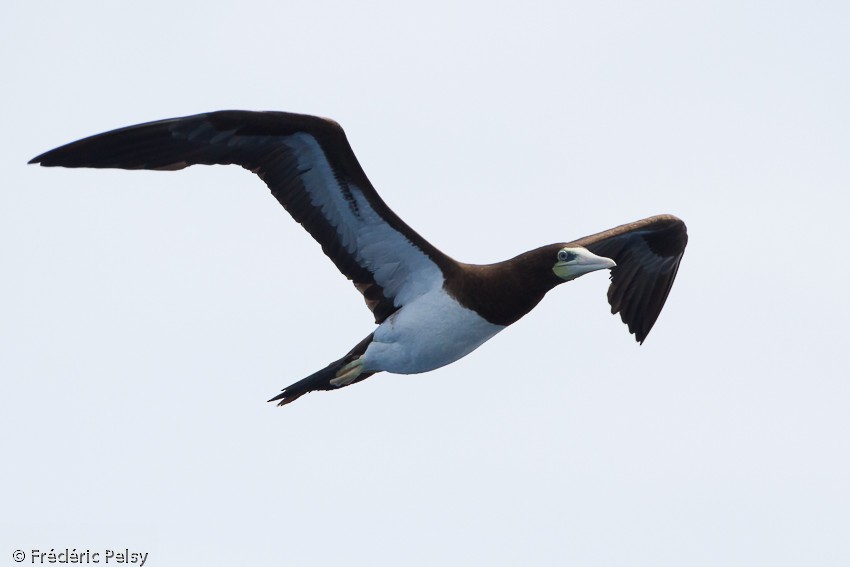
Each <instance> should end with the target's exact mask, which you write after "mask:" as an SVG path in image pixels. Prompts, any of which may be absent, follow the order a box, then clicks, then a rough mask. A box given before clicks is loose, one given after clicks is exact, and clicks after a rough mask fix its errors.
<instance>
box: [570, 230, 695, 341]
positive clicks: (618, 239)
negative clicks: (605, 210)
mask: <svg viewBox="0 0 850 567" xmlns="http://www.w3.org/2000/svg"><path fill="white" fill-rule="evenodd" d="M570 244H571V245H575V246H583V247H585V248H587V249H588V250H590V251H591V252H593V253H594V254H598V255H599V256H605V257H606V258H611V259H612V260H614V261H615V262H617V265H616V266H615V267H614V268H612V269H611V286H610V287H609V288H608V302H609V303H610V304H611V313H619V314H620V318H622V320H623V323H625V324H626V325H628V326H629V332H630V333H632V334H634V335H635V339H637V341H638V342H640V343H643V341H644V339H646V335H648V334H649V331H650V329H652V326H653V325H654V324H655V321H656V319H658V314H659V313H661V308H662V307H664V302H665V301H667V295H668V294H669V293H670V288H671V287H672V286H673V280H675V279H676V272H677V271H678V269H679V262H681V261H682V255H683V254H684V253H685V246H686V245H687V244H688V231H687V229H686V228H685V223H683V222H682V221H681V220H680V219H678V218H676V217H674V216H673V215H658V216H655V217H649V218H647V219H643V220H640V221H637V222H633V223H630V224H624V225H622V226H618V227H617V228H612V229H611V230H606V231H605V232H600V233H598V234H594V235H591V236H585V237H584V238H581V239H579V240H576V241H575V242H572V243H570Z"/></svg>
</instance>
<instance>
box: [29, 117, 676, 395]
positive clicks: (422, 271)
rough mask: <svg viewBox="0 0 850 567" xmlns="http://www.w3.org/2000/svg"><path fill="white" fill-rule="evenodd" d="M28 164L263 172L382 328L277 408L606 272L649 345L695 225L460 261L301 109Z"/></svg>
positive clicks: (385, 367) (613, 303)
mask: <svg viewBox="0 0 850 567" xmlns="http://www.w3.org/2000/svg"><path fill="white" fill-rule="evenodd" d="M29 163H30V164H40V165H42V166H45V167H54V166H60V167H73V168H79V167H85V168H118V169H128V170H133V169H148V170H166V171H172V170H179V169H184V168H186V167H189V166H192V165H201V164H202V165H215V164H220V165H228V164H235V165H239V166H241V167H243V168H245V169H247V170H249V171H251V172H253V173H255V174H256V175H257V176H259V177H260V179H262V180H263V181H264V182H265V183H266V185H267V186H268V188H269V189H270V190H271V193H272V195H273V196H274V197H275V198H276V199H277V200H278V201H279V202H280V204H281V205H282V206H283V207H284V208H285V209H286V210H287V211H288V212H289V214H290V215H291V216H292V218H293V219H295V221H297V222H298V223H300V224H301V225H302V226H303V227H304V228H305V229H306V230H307V232H308V233H309V234H310V235H311V236H312V237H313V238H314V239H315V240H316V241H317V242H318V243H319V245H321V248H322V251H323V252H324V253H325V254H326V255H327V256H328V257H329V258H330V260H331V261H332V262H333V263H334V264H335V265H336V267H337V268H338V269H339V271H340V272H341V273H342V274H343V275H344V276H345V277H346V278H348V279H349V280H351V281H352V282H353V284H354V287H355V288H356V289H357V290H358V291H359V292H360V293H361V294H362V296H363V298H364V300H365V302H366V305H367V307H368V308H369V309H370V310H371V312H372V315H373V316H374V319H375V325H377V326H376V327H374V328H373V330H372V332H371V333H369V334H368V335H367V336H366V337H365V338H364V339H363V340H361V341H360V342H359V343H357V344H356V345H355V346H354V347H353V348H352V349H351V350H350V351H348V352H347V353H346V354H345V355H344V356H342V357H341V358H339V359H337V360H335V361H333V362H331V363H330V364H328V365H327V366H325V367H324V368H322V369H321V370H318V371H317V372H314V373H313V374H311V375H309V376H307V377H306V378H303V379H302V380H299V381H297V382H295V383H293V384H291V385H289V386H287V387H286V388H283V390H281V392H280V393H279V394H278V395H276V396H275V397H273V398H272V399H270V400H269V402H277V405H278V406H283V405H286V404H289V403H291V402H293V401H295V400H296V399H298V398H300V397H301V396H303V395H304V394H306V393H308V392H313V391H322V390H337V389H340V388H343V387H346V386H349V385H352V384H356V383H358V382H361V381H363V380H365V379H366V378H368V377H370V376H372V375H374V374H376V373H378V372H387V373H395V374H418V373H422V372H428V371H431V370H435V369H437V368H440V367H442V366H445V365H447V364H450V363H452V362H455V361H457V360H459V359H460V358H462V357H464V356H466V355H468V354H469V353H471V352H472V351H474V350H475V349H476V348H478V347H479V346H481V345H482V344H483V343H484V342H486V341H487V340H489V339H491V338H492V337H493V336H495V335H496V334H497V333H499V332H500V331H502V330H503V329H505V328H506V327H508V326H509V325H512V324H513V323H515V322H517V321H518V320H519V319H520V318H522V317H523V316H524V315H526V314H527V313H529V312H530V311H531V310H532V309H533V308H534V307H535V306H536V305H537V304H538V303H539V302H540V301H541V300H542V299H543V297H544V296H545V295H546V293H548V292H549V291H550V290H552V289H553V288H555V287H556V286H558V285H560V284H562V283H565V282H568V281H571V280H574V279H576V278H578V277H581V276H582V275H585V274H588V273H591V272H594V271H597V270H606V269H607V270H610V284H609V286H608V302H609V304H610V307H611V313H612V314H617V313H619V314H620V317H621V319H622V321H623V322H624V323H625V324H626V325H627V326H628V330H629V332H630V333H631V334H633V335H634V337H635V339H636V340H637V341H638V342H639V343H641V344H642V343H643V341H644V340H645V339H646V337H647V334H648V333H649V331H650V330H651V329H652V327H653V325H654V324H655V322H656V320H657V318H658V315H659V313H660V312H661V309H662V307H663V306H664V303H665V301H666V300H667V296H668V294H669V293H670V288H671V286H672V285H673V281H674V280H675V278H676V274H677V272H678V269H679V264H680V262H681V259H682V256H683V254H684V251H685V246H686V245H687V242H688V234H687V229H686V226H685V223H684V222H683V221H682V220H680V219H679V218H677V217H676V216H674V215H670V214H662V215H656V216H652V217H649V218H645V219H642V220H639V221H636V222H632V223H628V224H623V225H620V226H617V227H616V228H612V229H610V230H606V231H603V232H599V233H596V234H592V235H590V236H585V237H583V238H579V239H577V240H572V241H569V242H560V243H555V244H549V245H545V246H541V247H539V248H535V249H533V250H530V251H528V252H524V253H522V254H519V255H518V256H515V257H513V258H511V259H508V260H505V261H502V262H497V263H493V264H486V265H479V264H468V263H463V262H460V261H457V260H454V259H452V258H451V257H449V256H448V255H446V254H445V253H443V252H441V251H440V250H438V249H437V248H436V247H435V246H433V245H432V244H431V243H429V242H428V241H427V240H425V239H424V238H423V237H421V236H420V235H419V234H418V233H417V232H415V231H414V230H413V229H412V228H411V227H410V226H408V225H407V224H406V223H405V222H404V221H403V220H402V219H401V218H399V217H398V216H397V215H396V214H395V213H394V212H393V211H392V210H391V209H390V208H389V207H388V206H387V205H386V203H385V202H384V201H383V199H382V198H381V197H380V196H379V195H378V193H377V191H376V190H375V188H374V187H373V186H372V184H371V183H370V182H369V179H368V178H367V177H366V174H365V173H364V171H363V169H362V168H361V166H360V163H359V162H358V160H357V158H356V157H355V154H354V151H353V150H352V148H351V145H350V144H349V142H348V139H347V137H346V134H345V132H344V130H343V129H342V127H341V126H340V125H339V124H338V123H337V122H335V121H333V120H330V119H327V118H322V117H318V116H312V115H307V114H296V113H291V112H278V111H246V110H221V111H215V112H208V113H203V114H196V115H192V116H185V117H180V118H171V119H166V120H157V121H153V122H147V123H143V124H138V125H134V126H127V127H124V128H119V129H116V130H112V131H109V132H105V133H102V134H96V135H94V136H89V137H87V138H83V139H80V140H78V141H75V142H71V143H69V144H66V145H63V146H60V147H58V148H56V149H53V150H50V151H48V152H45V153H43V154H41V155H39V156H37V157H35V158H33V159H32V160H30V162H29ZM470 222H471V221H470Z"/></svg>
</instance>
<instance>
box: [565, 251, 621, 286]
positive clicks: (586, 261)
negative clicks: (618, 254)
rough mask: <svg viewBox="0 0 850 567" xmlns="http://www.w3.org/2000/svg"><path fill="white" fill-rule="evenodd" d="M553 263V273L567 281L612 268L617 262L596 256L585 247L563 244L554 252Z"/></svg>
mask: <svg viewBox="0 0 850 567" xmlns="http://www.w3.org/2000/svg"><path fill="white" fill-rule="evenodd" d="M554 260H555V265H554V266H552V271H553V272H555V275H556V276H558V277H559V278H561V279H562V280H564V281H565V282H568V281H570V280H574V279H576V278H577V277H579V276H583V275H584V274H589V273H590V272H595V271H596V270H602V269H605V268H613V267H614V266H616V265H617V264H616V263H615V262H614V260H611V259H610V258H605V257H603V256H597V255H596V254H594V253H593V252H591V251H590V250H588V249H587V248H582V247H581V246H572V247H571V246H565V247H563V248H559V249H558V251H557V252H556V258H555V259H554Z"/></svg>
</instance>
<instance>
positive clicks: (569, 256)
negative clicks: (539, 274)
mask: <svg viewBox="0 0 850 567" xmlns="http://www.w3.org/2000/svg"><path fill="white" fill-rule="evenodd" d="M575 259H576V253H575V252H569V251H567V250H561V251H559V252H558V261H559V262H571V261H573V260H575Z"/></svg>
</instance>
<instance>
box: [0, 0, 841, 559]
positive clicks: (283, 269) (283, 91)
mask: <svg viewBox="0 0 850 567" xmlns="http://www.w3.org/2000/svg"><path fill="white" fill-rule="evenodd" d="M223 6H224V5H223V4H216V3H208V2H186V3H182V4H179V3H178V4H175V3H173V2H159V1H150V2H145V3H143V4H138V5H128V4H125V3H96V2H73V3H70V2H66V3H59V2H56V3H50V2H15V3H13V2H9V3H6V4H4V6H3V8H2V10H0V32H2V33H0V46H2V49H0V62H2V69H3V71H4V81H3V83H4V87H3V89H2V91H0V97H2V98H3V105H2V108H3V117H2V118H3V131H4V134H5V135H4V136H3V137H2V141H0V144H2V151H0V160H2V169H0V171H2V175H3V180H2V183H1V184H0V265H2V266H3V277H2V278H0V375H2V385H3V390H4V395H3V396H2V409H0V431H2V433H0V455H3V458H4V464H5V466H4V467H3V470H4V482H3V485H4V486H5V489H4V490H3V491H2V499H0V565H16V564H17V563H15V562H14V561H13V559H12V554H13V552H14V551H16V550H23V551H25V553H26V554H27V558H26V562H25V563H24V564H32V563H31V559H30V554H31V550H32V549H41V550H49V549H51V548H53V549H55V550H56V551H57V552H58V551H59V550H60V549H61V550H64V549H65V548H66V547H67V548H75V549H77V550H85V549H89V550H92V551H100V552H101V553H103V552H104V551H105V550H106V549H113V550H114V549H121V550H123V549H125V548H126V549H129V550H130V551H131V552H147V553H148V554H149V556H148V560H147V563H146V565H149V566H153V567H162V566H171V565H175V566H181V565H192V564H197V565H237V564H239V565H298V566H330V565H347V566H360V565H364V566H383V565H387V566H398V565H404V566H420V565H421V566H432V565H459V566H468V565H488V566H501V565H506V566H507V565H576V566H609V565H610V566H623V565H628V566H653V567H657V566H667V565H669V566H682V565H688V566H717V565H724V566H734V565H741V566H748V567H750V566H754V565H770V566H771V567H776V566H785V565H787V566H792V565H793V566H798V565H818V566H846V565H848V564H850V537H848V534H850V482H848V479H850V435H848V432H850V363H848V360H847V353H848V348H850V331H848V328H847V325H848V320H850V293H848V285H850V284H848V282H850V267H848V263H847V261H846V259H845V255H846V254H845V251H844V248H845V246H846V245H847V244H848V243H850V228H848V224H847V221H846V217H847V215H848V213H850V198H848V189H850V157H848V156H850V104H848V101H850V73H848V61H850V39H848V38H850V36H848V33H847V30H848V29H850V5H848V4H847V3H846V2H814V3H803V2H772V3H763V2H758V3H757V2H740V1H736V2H701V3H681V2H648V3H647V2H641V3H626V2H563V1H561V2H550V3H534V2H530V3H529V2H525V3H522V4H519V3H502V2H468V3H458V2H429V3H426V4H422V3H420V5H419V7H417V8H411V7H407V6H405V5H404V4H403V3H398V2H356V3H355V2H339V1H325V2H297V3H292V2H252V1H242V2H238V3H233V5H232V6H230V7H223ZM228 108H238V109H250V110H287V111H293V112H303V113H310V114H318V115H322V116H327V117H331V118H333V119H335V120H337V121H338V122H340V123H341V124H342V126H343V127H344V128H345V129H346V132H347V134H348V137H349V140H350V142H351V144H352V146H353V147H354V150H355V152H356V153H357V155H358V157H359V159H360V162H361V164H362V165H363V167H364V169H365V171H366V173H367V174H368V175H369V177H370V179H371V180H372V183H373V184H374V185H375V187H376V188H377V189H378V191H379V192H380V193H381V195H382V196H383V198H384V200H385V201H386V202H387V203H388V204H389V206H390V207H392V208H393V210H395V212H396V213H398V214H399V215H400V216H401V217H402V218H404V219H405V220H406V221H407V222H408V224H410V225H411V226H412V227H413V228H414V229H416V230H417V231H418V232H419V233H420V234H422V235H423V236H425V237H426V238H428V239H429V240H430V241H431V242H432V243H434V244H435V245H436V246H438V247H439V248H440V249H442V250H443V251H445V252H446V253H448V254H449V255H451V256H453V257H455V258H457V259H459V260H463V261H467V262H481V263H483V262H492V261H497V260H502V259H506V258H508V257H511V256H513V255H515V254H517V253H519V252H522V251H525V250H528V249H531V248H533V247H537V246H540V245H543V244H548V243H552V242H562V241H568V240H572V239H575V238H578V237H581V236H584V235H586V234H590V233H594V232H597V231H599V230H604V229H607V228H610V227H613V226H615V225H618V224H621V223H624V222H629V221H632V220H637V219H640V218H643V217H646V216H649V215H652V214H658V213H673V214H676V215H678V216H680V217H681V218H682V219H684V220H685V222H686V223H687V224H688V228H689V234H690V244H689V247H688V249H687V252H686V253H685V257H684V260H683V262H682V265H681V269H680V271H679V276H678V279H677V281H676V284H675V286H674V287H673V290H672V293H671V295H670V297H669V300H668V302H667V305H666V307H665V308H664V311H663V312H662V314H661V317H660V318H659V320H658V323H657V324H656V326H655V328H654V329H653V331H652V333H651V334H650V335H649V337H648V339H647V341H646V342H645V344H644V345H643V346H638V345H637V344H636V343H635V342H634V340H633V339H632V337H631V336H630V335H629V334H628V331H627V329H626V327H625V326H624V325H623V324H622V323H621V322H620V321H619V318H618V317H614V316H611V315H610V314H609V307H608V304H607V302H606V299H605V291H606V288H607V279H606V277H605V276H604V275H603V274H591V275H588V276H586V277H583V278H581V279H580V280H577V281H575V282H572V283H569V284H567V285H564V286H560V287H559V288H557V289H555V290H554V291H553V292H552V293H551V294H550V295H549V296H547V297H546V299H545V300H544V301H543V302H542V303H541V305H540V306H538V308H537V309H536V310H535V311H533V312H532V313H531V314H530V315H529V316H527V317H526V318H525V319H523V320H521V321H520V322H519V323H517V324H516V325H514V326H513V327H511V328H509V329H508V330H507V331H505V332H503V333H501V334H500V335H498V336H497V337H496V338H494V339H493V340H491V341H490V342H488V343H487V344H485V345H484V346H483V347H481V348H480V349H479V350H477V351H476V352H474V353H473V354H472V355H470V356H468V357H466V358H465V359H463V360H461V361H459V362H457V363H455V364H453V365H451V366H448V367H445V368H443V369H440V370H437V371H434V372H431V373H429V374H423V375H416V376H396V375H386V374H384V375H377V376H375V377H373V378H370V379H369V380H367V381H365V382H363V383H362V384H357V385H355V386H353V387H350V388H345V389H344V390H341V391H338V392H331V393H315V394H311V395H308V396H305V397H303V398H301V399H300V400H298V401H297V402H296V403H294V404H292V405H289V406H287V407H285V408H282V409H280V408H275V407H274V406H273V405H271V404H266V403H265V400H267V399H268V398H270V397H272V396H273V395H275V394H276V393H277V392H278V391H279V390H280V389H281V388H283V387H284V386H287V385H288V384H290V383H292V382H294V381H296V380H298V379H300V378H302V377H304V376H306V375H308V374H310V373H312V372H314V371H315V370H317V369H319V368H321V367H324V366H325V365H326V364H327V363H328V362H330V361H332V360H335V359H336V358H338V357H339V356H341V355H342V354H344V353H345V352H346V351H347V350H348V349H349V348H350V347H351V346H353V345H354V344H355V343H356V342H358V341H359V340H360V339H361V338H362V337H363V336H365V335H366V334H367V333H369V332H370V331H371V329H372V320H371V315H370V313H369V312H368V310H367V309H366V308H365V306H364V305H363V301H362V299H361V297H360V296H359V294H358V293H357V292H356V291H355V290H354V288H353V286H351V284H350V283H349V282H347V281H346V280H345V279H344V278H343V277H342V276H341V275H340V274H339V273H338V272H337V271H336V269H335V268H334V266H333V264H332V263H331V262H330V261H329V260H328V259H327V258H325V257H324V256H323V255H322V254H321V251H320V249H319V247H318V246H317V245H316V243H315V242H314V241H313V240H312V239H311V238H310V237H309V235H307V233H306V232H304V231H303V230H302V229H301V228H300V227H299V226H298V225H297V224H296V223H295V222H294V221H292V219H291V218H290V217H289V216H288V215H287V214H286V212H285V211H284V210H283V209H282V208H281V207H280V206H279V205H278V204H277V202H276V201H275V200H274V199H273V198H272V197H271V195H270V194H269V192H268V190H267V189H266V188H265V186H264V185H263V184H262V182H260V181H259V180H258V179H257V178H255V177H253V176H251V175H250V174H248V173H247V172H245V171H242V170H240V169H239V168H235V167H234V168H224V167H213V168H198V167H196V168H192V169H190V170H186V171H182V172H176V173H171V172H170V173H162V172H127V171H96V170H66V169H59V168H56V169H44V168H38V167H35V166H27V165H26V162H27V161H28V160H29V159H30V158H32V157H34V156H35V155H37V154H40V153H41V152H43V151H46V150H48V149H51V148H53V147H56V146H58V145H61V144H64V143H67V142H70V141H73V140H76V139H78V138H81V137H83V136H87V135H91V134H96V133H99V132H102V131H105V130H109V129H113V128H117V127H121V126H126V125H130V124H134V123H138V122H144V121H149V120H155V119H160V118H169V117H173V116H181V115H186V114H195V113H199V112H204V111H210V110H218V109H228ZM36 564H37V563H36Z"/></svg>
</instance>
